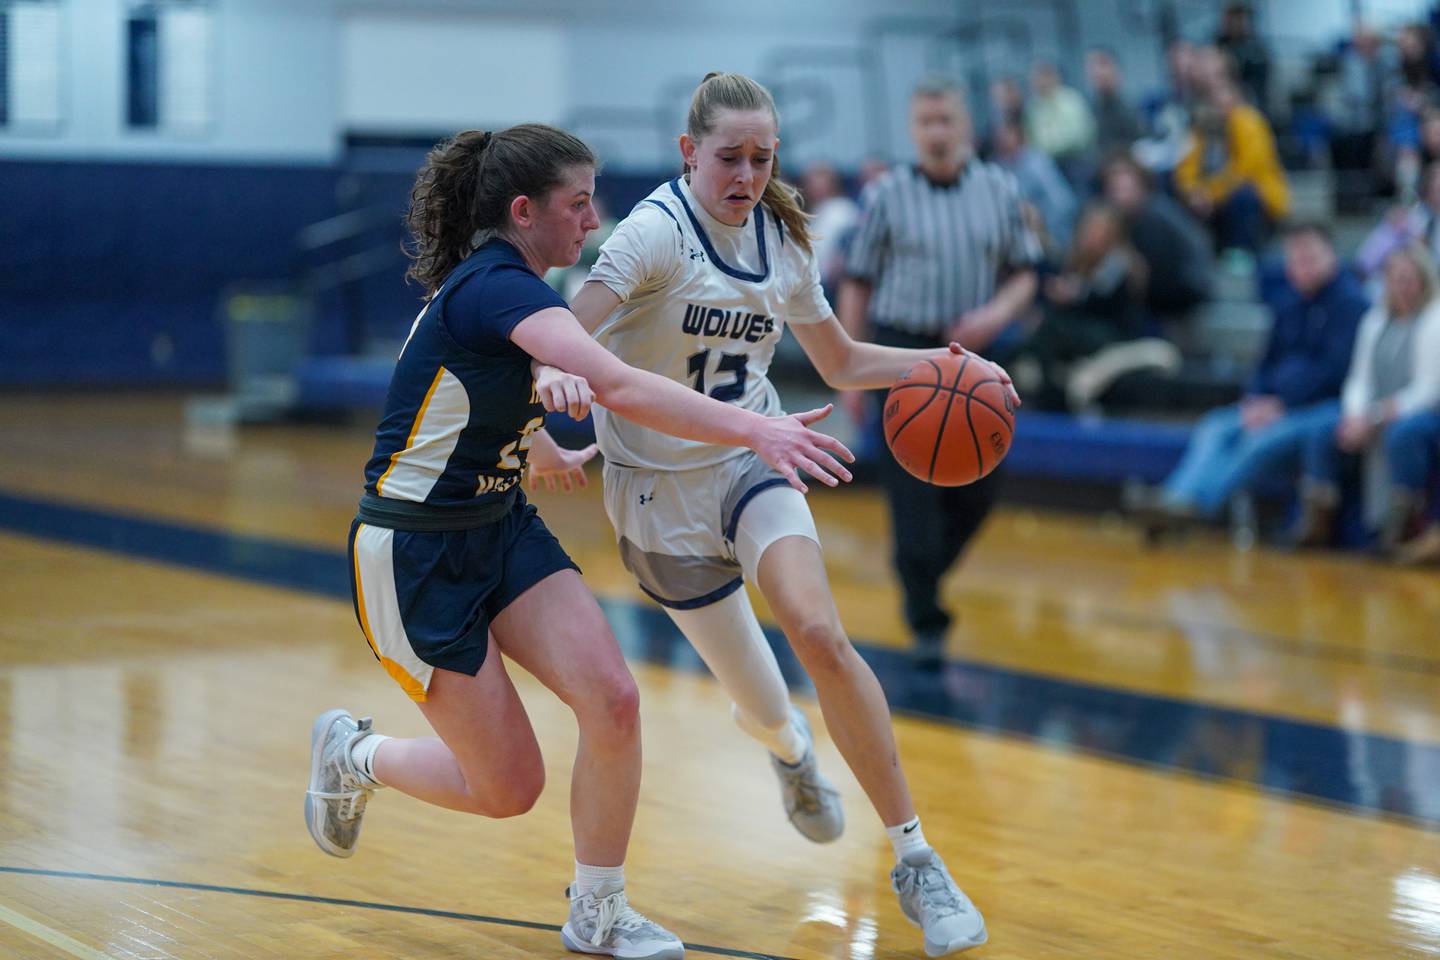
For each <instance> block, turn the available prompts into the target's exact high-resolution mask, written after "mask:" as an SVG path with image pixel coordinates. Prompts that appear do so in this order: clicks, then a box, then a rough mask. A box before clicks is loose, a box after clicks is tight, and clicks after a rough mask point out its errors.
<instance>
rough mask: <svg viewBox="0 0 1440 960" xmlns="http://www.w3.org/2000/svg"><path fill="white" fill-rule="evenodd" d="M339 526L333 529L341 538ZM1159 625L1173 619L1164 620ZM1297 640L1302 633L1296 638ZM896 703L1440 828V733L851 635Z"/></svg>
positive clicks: (648, 623)
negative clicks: (1223, 703) (1346, 725)
mask: <svg viewBox="0 0 1440 960" xmlns="http://www.w3.org/2000/svg"><path fill="white" fill-rule="evenodd" d="M0 529H5V530H9V531H12V532H15V533H21V534H28V535H31V536H36V537H42V538H46V539H50V540H59V541H63V542H66V543H73V544H78V545H82V546H87V547H96V548H100V549H103V550H110V551H114V552H117V553H121V554H124V555H126V556H131V557H142V558H145V559H148V560H155V561H158V562H161V563H167V564H178V565H180V566H184V567H189V568H192V569H198V570H204V571H207V572H209V573H215V574H220V575H224V576H229V577H236V578H239V579H243V580H249V581H255V582H259V583H265V584H271V585H274V586H279V587H287V588H291V589H295V590H301V591H305V592H308V593H316V594H321V595H324V596H329V597H335V598H339V599H344V600H346V601H348V600H349V590H350V588H349V571H348V565H347V560H346V558H345V556H344V554H343V553H342V552H341V551H340V550H339V549H336V550H334V551H329V550H318V549H315V548H313V547H306V546H303V545H299V544H294V543H286V542H282V541H277V540H269V539H264V538H259V537H248V536H241V535H237V534H231V533H226V532H224V531H219V530H213V529H202V528H198V527H192V526H186V525H183V524H177V523H170V522H166V521H160V520H153V519H145V518H139V517H132V516H124V515H119V514H114V513H107V512H102V511H98V510H93V509H89V508H85V507H77V506H70V505H62V504H59V503H54V502H48V501H41V500H34V499H29V498H24V497H18V496H13V495H8V494H4V493H0ZM342 534H343V531H337V534H336V540H337V544H338V543H340V542H341V537H342ZM600 603H601V606H602V607H603V608H604V610H605V613H606V615H607V616H608V617H609V619H610V622H611V624H612V625H613V626H614V628H615V632H616V635H617V637H618V639H619V641H620V645H621V648H622V649H623V650H624V652H625V655H626V656H627V657H629V658H631V659H632V660H643V661H646V662H649V663H654V664H659V665H663V666H669V667H672V668H675V669H682V670H688V671H696V672H703V671H704V669H705V668H704V665H703V664H702V663H701V661H700V658H699V656H698V655H697V654H696V653H695V651H694V650H693V649H692V648H691V647H690V646H689V644H687V643H685V641H684V639H683V638H682V637H681V636H680V634H679V632H678V631H676V630H675V628H674V626H673V625H672V624H671V623H670V621H669V619H668V618H667V617H666V616H665V615H664V614H663V613H662V612H661V611H660V610H659V609H657V608H655V607H653V606H649V605H642V604H637V603H633V602H631V601H628V600H617V599H609V598H602V599H601V601H600ZM1157 624H1159V625H1164V626H1167V627H1173V626H1174V625H1173V624H1170V623H1168V621H1158V622H1157ZM766 632H767V635H768V636H769V638H770V642H771V645H772V647H774V649H775V654H776V658H777V660H778V661H779V662H780V666H781V670H782V672H783V673H784V674H785V677H786V680H787V681H788V682H789V683H790V684H791V686H792V687H797V688H805V689H808V688H809V680H808V678H807V677H806V675H805V673H804V671H803V670H802V669H801V667H800V665H799V663H798V662H797V661H796V659H795V657H794V654H793V653H792V652H791V651H790V646H789V644H787V643H786V642H785V641H784V638H783V637H782V636H781V635H780V634H779V633H778V632H777V631H775V630H773V629H772V630H767V631H766ZM1296 642H1299V641H1296ZM856 646H857V649H858V650H859V651H860V654H861V656H863V657H864V658H865V660H866V661H867V662H868V663H869V664H870V665H871V667H872V668H873V669H874V671H875V674H876V676H877V677H878V678H879V679H880V682H881V684H882V685H883V686H884V688H885V692H886V695H887V696H888V697H889V699H890V704H891V706H892V707H893V708H894V709H895V710H897V711H899V712H904V713H907V714H912V715H915V716H919V717H924V718H926V719H930V720H940V721H944V722H947V723H952V724H955V725H958V726H964V727H969V728H972V729H977V730H983V731H986V732H990V733H999V734H1007V735H1011V736H1016V737H1020V738H1022V739H1025V740H1028V741H1032V742H1035V743H1039V744H1043V745H1045V746H1046V747H1049V748H1051V749H1056V750H1061V751H1070V752H1075V753H1084V754H1092V755H1099V756H1103V757H1108V758H1112V759H1118V760H1122V761H1125V762H1127V763H1132V764H1137V765H1140V766H1145V767H1153V768H1159V769H1164V770H1168V771H1173V772H1183V773H1186V774H1190V775H1195V776H1199V777H1202V778H1208V779H1219V780H1230V781H1241V782H1245V783H1249V784H1253V785H1254V786H1257V787H1259V788H1260V789H1262V790H1265V791H1267V792H1272V793H1276V794H1279V795H1282V796H1284V797H1286V798H1289V799H1300V800H1308V801H1312V802H1318V803H1322V804H1327V805H1333V806H1336V807H1338V808H1339V809H1341V810H1344V811H1345V812H1348V813H1356V814H1369V815H1377V814H1378V815H1383V816H1387V817H1392V818H1395V819H1399V820H1402V821H1405V822H1407V823H1410V824H1411V825H1415V826H1420V827H1422V828H1424V829H1427V830H1440V782H1436V781H1435V780H1434V779H1433V777H1432V779H1429V780H1425V779H1421V778H1420V774H1418V773H1417V771H1434V770H1437V769H1440V744H1433V743H1422V742H1413V741H1407V740H1401V739H1397V738H1393V737H1387V736H1381V735H1377V734H1370V733H1363V732H1358V731H1351V730H1342V729H1340V728H1338V727H1332V726H1327V725H1323V724H1315V723H1307V722H1303V721H1299V720H1290V719H1286V718H1283V717H1275V716H1269V715H1265V714H1258V713H1249V712H1246V711H1242V710H1234V709H1229V708H1225V707H1216V706H1209V705H1205V704H1201V703H1194V702H1190V701H1185V700H1179V699H1175V698H1172V697H1164V696H1158V695H1153V694H1146V693H1139V692H1135V691H1130V690H1122V689H1118V688H1113V687H1102V686H1098V685H1094V684H1087V683H1081V682H1077V681H1073V680H1064V679H1059V678H1056V677H1048V676H1045V675H1042V674H1037V673H1030V672H1026V671H1021V670H1013V669H1008V668H1001V667H996V666H991V665H988V664H983V663H975V662H968V661H962V660H951V661H949V662H948V663H947V664H946V666H945V668H944V669H943V670H942V671H939V672H937V673H920V672H917V671H915V670H914V669H913V668H912V667H911V665H910V662H909V658H908V656H907V655H906V653H905V652H904V651H901V650H894V649H890V648H886V647H882V646H875V645H871V644H863V643H857V644H856Z"/></svg>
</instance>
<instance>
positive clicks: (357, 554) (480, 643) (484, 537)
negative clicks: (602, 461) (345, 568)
mask: <svg viewBox="0 0 1440 960" xmlns="http://www.w3.org/2000/svg"><path fill="white" fill-rule="evenodd" d="M561 570H574V571H576V572H577V573H578V572H579V570H580V568H579V567H578V566H576V564H575V561H573V560H571V559H570V557H569V555H568V554H567V553H566V552H565V549H564V548H563V547H561V546H560V542H559V541H558V540H556V539H555V536H554V535H553V534H552V533H551V532H550V531H549V529H548V528H547V527H546V526H545V521H543V520H541V519H540V516H539V515H538V514H537V513H536V512H535V508H534V507H533V506H531V505H530V504H529V503H527V502H526V501H525V498H524V497H523V496H517V497H516V499H515V506H514V507H513V508H512V509H511V510H510V512H509V513H507V514H506V515H505V516H504V517H502V518H500V519H499V520H497V521H495V522H494V523H489V524H486V525H485V526H481V527H475V528H473V529H470V530H448V531H445V532H442V533H416V532H412V531H406V530H392V529H389V528H388V527H380V526H375V525H373V524H368V523H362V522H361V521H360V520H359V519H357V520H356V521H355V522H354V523H353V524H351V527H350V596H351V599H352V600H353V601H354V603H355V616H356V618H357V619H358V620H359V621H360V629H361V630H362V631H363V632H364V634H365V640H366V642H367V643H369V644H370V649H371V651H372V652H373V653H374V654H375V657H376V659H378V660H379V661H380V663H381V665H382V666H384V667H385V670H386V672H388V673H389V674H390V676H391V677H393V678H394V679H395V681H396V682H397V683H399V684H400V686H401V688H403V689H404V691H405V692H406V693H407V694H408V695H409V696H410V698H411V699H412V700H417V701H422V700H424V699H425V697H426V693H427V691H428V690H429V688H430V678H431V677H432V676H433V675H434V672H435V668H437V667H438V668H441V669H444V670H453V671H455V672H456V673H464V674H468V675H469V676H474V675H475V674H477V673H479V672H480V668H481V666H483V665H484V663H485V652H486V649H487V648H488V643H489V637H488V634H489V630H490V624H491V622H492V621H493V620H494V619H495V618H496V617H497V616H499V615H500V611H502V610H504V609H505V608H506V607H507V606H509V605H510V604H511V603H512V602H513V601H514V600H515V598H516V597H518V596H520V594H522V593H524V592H525V591H526V590H528V589H530V588H531V587H533V586H534V585H535V584H537V583H539V582H540V581H541V580H544V579H545V578H546V577H548V576H550V575H551V574H553V573H557V572H559V571H561Z"/></svg>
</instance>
